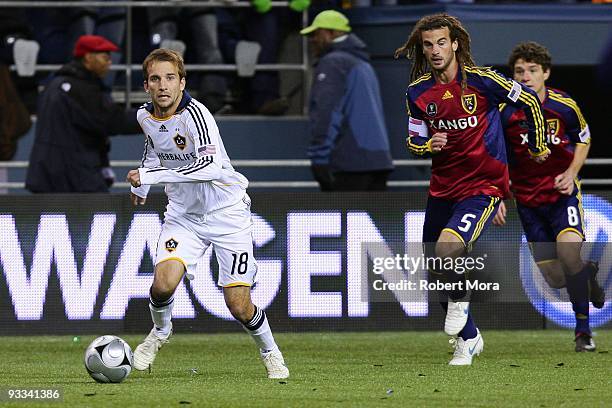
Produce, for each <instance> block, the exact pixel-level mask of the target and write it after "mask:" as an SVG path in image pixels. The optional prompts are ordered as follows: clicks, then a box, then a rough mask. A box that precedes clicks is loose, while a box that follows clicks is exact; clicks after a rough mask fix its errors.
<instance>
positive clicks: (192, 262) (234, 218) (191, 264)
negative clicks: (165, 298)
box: [155, 195, 257, 288]
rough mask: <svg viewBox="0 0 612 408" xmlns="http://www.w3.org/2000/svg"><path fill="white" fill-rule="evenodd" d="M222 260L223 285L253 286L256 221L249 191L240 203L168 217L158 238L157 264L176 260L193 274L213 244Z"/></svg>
mask: <svg viewBox="0 0 612 408" xmlns="http://www.w3.org/2000/svg"><path fill="white" fill-rule="evenodd" d="M211 244H212V247H213V249H214V251H215V254H216V255H217V262H218V263H219V279H218V281H217V284H218V285H219V286H222V287H225V288H227V287H232V286H252V285H253V283H254V282H255V275H256V274H257V263H256V261H255V258H254V257H253V221H252V219H251V201H250V199H249V197H248V195H245V197H244V198H243V199H242V200H240V201H239V202H238V203H236V204H234V205H232V206H230V207H227V208H222V209H220V210H217V211H213V212H211V213H209V214H206V215H203V216H194V215H182V216H180V217H168V216H167V217H166V219H165V220H164V223H163V225H162V228H161V234H160V235H159V241H158V242H157V254H156V257H155V264H156V265H157V264H159V263H161V262H163V261H167V260H171V259H173V260H177V261H180V262H181V263H182V264H183V265H185V270H186V272H187V276H188V277H190V278H191V277H193V274H194V272H195V270H196V266H197V264H198V262H199V261H200V259H201V258H202V256H203V255H204V252H206V250H207V249H208V247H209V246H211Z"/></svg>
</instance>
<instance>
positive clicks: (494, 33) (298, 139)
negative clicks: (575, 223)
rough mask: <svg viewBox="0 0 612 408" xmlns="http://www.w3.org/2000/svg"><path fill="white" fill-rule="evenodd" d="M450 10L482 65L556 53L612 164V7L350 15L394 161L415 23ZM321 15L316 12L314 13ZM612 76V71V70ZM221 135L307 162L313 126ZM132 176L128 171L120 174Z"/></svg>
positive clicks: (132, 152) (259, 174) (234, 150)
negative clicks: (399, 53)
mask: <svg viewBox="0 0 612 408" xmlns="http://www.w3.org/2000/svg"><path fill="white" fill-rule="evenodd" d="M439 11H447V12H448V13H449V14H453V15H456V16H458V17H459V18H460V19H462V21H463V22H464V24H465V26H466V27H467V28H468V30H469V31H470V33H471V37H472V49H473V53H474V56H475V59H476V62H477V63H478V64H481V65H492V66H495V67H496V68H498V69H499V70H500V71H501V72H503V73H505V74H508V73H509V72H508V69H507V68H506V66H505V64H506V60H507V56H508V54H509V52H510V50H511V48H512V47H513V46H514V45H515V44H516V43H518V42H519V41H525V40H534V41H538V42H541V43H542V44H544V45H545V46H547V47H548V48H549V49H550V50H551V52H552V54H553V64H554V66H553V71H552V76H551V78H550V80H549V84H550V85H551V86H552V87H555V88H559V89H562V90H564V91H566V92H568V93H569V94H570V95H572V96H573V97H574V98H575V99H576V100H577V102H578V104H579V106H580V107H581V108H582V111H583V113H584V115H585V117H586V119H587V121H588V122H589V124H590V127H591V132H592V135H593V148H592V149H591V157H612V143H608V142H607V140H608V137H609V136H610V125H609V123H608V122H609V121H610V119H612V110H611V107H610V95H611V94H612V90H605V89H602V87H601V86H600V85H599V84H598V82H597V80H596V78H595V69H596V66H597V62H598V59H599V54H600V53H601V50H602V49H603V47H604V44H605V42H606V40H607V38H608V35H609V33H610V32H612V31H611V30H610V27H611V22H612V5H589V4H584V5H564V4H551V5H523V6H517V5H513V6H507V5H506V6H503V5H502V6H496V5H464V6H459V5H456V6H443V5H438V6H403V7H375V8H367V9H358V8H357V9H353V10H350V11H349V12H348V13H347V14H348V16H349V17H350V19H351V22H352V26H353V27H354V32H355V33H357V35H359V36H360V37H362V38H363V39H364V40H365V41H366V42H367V44H368V45H369V48H370V51H371V53H372V56H373V65H374V68H375V70H376V72H377V74H378V78H379V81H380V84H381V89H382V96H383V104H384V110H385V117H386V122H387V128H388V129H389V136H390V141H391V148H392V155H393V158H394V159H409V158H411V157H410V155H409V153H408V152H407V150H406V148H405V137H406V135H405V125H406V117H405V108H404V106H405V103H404V91H405V88H406V86H407V85H408V82H409V81H408V77H409V69H410V64H409V62H408V61H406V60H402V61H397V60H394V59H393V57H392V55H393V52H394V50H395V49H396V48H397V47H399V46H401V45H402V44H403V43H404V41H405V40H406V38H407V36H408V34H409V33H410V31H411V30H412V27H413V25H414V23H415V22H416V21H417V20H418V19H419V18H420V17H422V16H423V15H426V14H430V13H434V12H439ZM313 13H314V10H313ZM610 73H611V74H612V68H611V69H610ZM217 119H218V121H219V127H220V129H221V133H222V136H223V139H224V142H225V144H226V147H227V149H228V152H229V153H230V157H231V158H233V159H304V158H305V157H306V156H305V151H306V146H307V145H308V140H309V133H308V121H307V118H304V117H286V118H266V117H219V118H217ZM32 141H33V138H32V132H30V134H28V135H27V136H26V137H25V138H24V139H22V141H21V142H20V146H19V150H18V153H17V156H16V159H17V160H27V159H28V155H29V151H30V148H31V144H32ZM142 145H143V140H142V139H141V138H140V137H115V138H114V139H113V147H112V152H111V158H112V159H115V160H139V159H140V157H141V154H142ZM119 170H120V172H121V173H125V170H126V169H119ZM241 171H242V172H243V173H244V174H245V175H246V176H247V177H249V178H250V179H254V180H311V175H310V172H309V170H308V169H306V168H290V169H287V168H281V169H278V168H277V169H252V168H248V169H246V168H245V169H241ZM611 172H612V167H592V168H590V169H589V168H587V169H585V171H584V173H583V175H584V176H585V177H594V176H596V175H602V174H606V173H607V174H611ZM23 178H24V171H22V170H10V180H11V181H21V180H23ZM423 178H425V179H426V178H427V170H426V169H414V168H405V167H404V168H398V169H396V171H395V172H394V173H393V174H392V179H396V180H408V179H423Z"/></svg>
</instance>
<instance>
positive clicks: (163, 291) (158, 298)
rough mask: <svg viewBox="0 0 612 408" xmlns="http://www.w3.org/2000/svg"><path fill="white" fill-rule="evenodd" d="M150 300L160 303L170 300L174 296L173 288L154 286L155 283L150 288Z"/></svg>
mask: <svg viewBox="0 0 612 408" xmlns="http://www.w3.org/2000/svg"><path fill="white" fill-rule="evenodd" d="M150 294H151V299H152V300H153V301H155V302H158V303H162V302H165V301H166V300H168V299H170V298H171V297H172V295H173V294H174V288H170V287H169V286H167V285H166V286H162V285H159V284H158V285H155V282H154V283H153V285H152V286H151V292H150Z"/></svg>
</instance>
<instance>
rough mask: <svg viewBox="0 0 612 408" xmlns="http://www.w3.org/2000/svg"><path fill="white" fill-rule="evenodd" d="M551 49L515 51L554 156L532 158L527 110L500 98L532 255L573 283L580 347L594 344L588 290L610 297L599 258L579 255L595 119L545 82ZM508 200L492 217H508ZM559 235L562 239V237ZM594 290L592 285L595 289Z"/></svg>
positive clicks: (555, 281)
mask: <svg viewBox="0 0 612 408" xmlns="http://www.w3.org/2000/svg"><path fill="white" fill-rule="evenodd" d="M551 61H552V59H551V56H550V53H549V52H548V50H547V49H546V48H545V47H543V46H542V45H540V44H538V43H535V42H525V43H521V44H518V45H517V46H516V47H515V48H514V49H513V50H512V53H511V54H510V58H509V61H508V63H509V65H510V69H511V71H512V73H513V76H514V79H515V80H516V81H519V82H521V83H523V84H524V85H526V86H528V87H529V88H531V89H533V90H534V91H535V92H536V93H537V94H538V99H539V100H540V102H541V104H542V109H543V111H544V117H545V118H546V123H547V133H548V135H547V136H548V146H549V147H550V150H551V155H550V158H549V159H548V160H547V162H546V163H545V164H542V165H537V164H534V163H533V162H532V161H530V160H529V158H528V157H529V156H528V155H527V151H526V150H527V147H526V129H525V125H524V124H525V114H524V112H523V111H521V110H519V109H516V108H515V107H514V106H507V105H501V106H500V111H501V117H502V123H503V125H504V129H505V132H506V140H507V144H508V147H509V152H508V153H509V154H508V156H509V162H510V163H509V164H510V179H511V180H512V192H513V193H514V198H515V200H516V206H517V209H518V213H519V216H520V219H521V223H522V224H523V229H524V230H525V236H526V237H527V241H528V242H529V243H530V248H531V251H532V254H533V257H534V259H535V261H536V264H537V265H538V268H539V269H540V271H541V272H542V274H543V276H544V278H545V280H546V282H547V283H548V284H549V285H550V286H551V287H552V288H556V289H560V288H563V287H565V288H566V289H567V292H568V295H569V297H570V301H571V302H572V308H573V309H574V313H575V316H576V328H575V335H576V337H575V343H576V344H575V350H576V351H578V352H580V351H594V350H595V342H594V341H593V339H592V337H591V329H590V327H589V298H590V300H591V301H592V302H593V306H595V307H598V308H601V307H603V305H604V300H605V294H604V291H603V290H602V289H601V287H600V286H599V284H598V282H597V280H596V278H595V276H596V274H597V269H598V267H597V264H596V263H594V262H586V263H585V262H583V261H582V259H581V257H580V250H581V246H582V241H583V240H584V225H583V222H584V220H583V209H582V195H581V191H580V179H579V178H578V172H579V171H580V169H581V168H582V165H583V164H584V161H585V160H586V157H587V155H588V152H589V147H590V141H591V135H590V132H589V126H588V125H587V122H586V120H585V119H584V116H582V112H581V111H580V108H578V105H577V104H576V102H575V101H574V100H573V99H572V98H570V97H569V96H568V95H567V94H565V93H564V92H561V91H558V90H555V89H551V88H548V87H546V85H545V82H546V80H547V79H548V77H549V76H550V69H551ZM505 215H506V209H505V206H504V204H503V203H502V204H501V205H500V208H499V210H498V212H497V215H496V216H495V218H494V220H493V223H494V224H498V225H503V224H504V223H505ZM555 243H556V244H555ZM589 292H590V293H589Z"/></svg>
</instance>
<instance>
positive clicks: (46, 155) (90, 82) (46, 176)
mask: <svg viewBox="0 0 612 408" xmlns="http://www.w3.org/2000/svg"><path fill="white" fill-rule="evenodd" d="M132 133H141V130H140V127H139V126H138V122H137V121H136V111H135V110H132V111H127V112H126V111H125V110H124V109H123V108H122V107H121V106H119V105H116V104H115V103H113V101H112V99H111V97H110V95H109V94H108V92H105V89H104V85H103V84H102V81H101V80H100V79H99V78H98V77H97V76H95V75H94V74H93V73H91V72H90V71H88V70H87V69H85V67H84V66H83V64H82V63H81V62H80V61H76V60H75V61H72V62H70V63H68V64H66V65H64V66H63V67H62V68H61V69H60V70H59V71H58V72H57V73H56V74H55V76H54V77H53V78H52V79H51V81H50V82H49V84H48V85H47V86H46V88H45V90H44V91H43V92H42V93H41V95H40V99H39V104H38V120H37V123H36V138H35V140H34V146H33V147H32V152H31V153H30V166H29V168H28V175H27V178H26V188H27V189H28V190H30V191H31V192H34V193H70V192H75V193H77V192H78V193H85V192H106V191H108V187H107V185H106V182H105V180H104V178H103V176H102V173H101V169H102V168H103V167H107V166H108V165H109V162H108V151H109V149H110V141H109V139H108V136H109V135H116V134H132Z"/></svg>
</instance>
